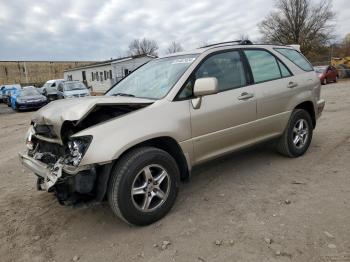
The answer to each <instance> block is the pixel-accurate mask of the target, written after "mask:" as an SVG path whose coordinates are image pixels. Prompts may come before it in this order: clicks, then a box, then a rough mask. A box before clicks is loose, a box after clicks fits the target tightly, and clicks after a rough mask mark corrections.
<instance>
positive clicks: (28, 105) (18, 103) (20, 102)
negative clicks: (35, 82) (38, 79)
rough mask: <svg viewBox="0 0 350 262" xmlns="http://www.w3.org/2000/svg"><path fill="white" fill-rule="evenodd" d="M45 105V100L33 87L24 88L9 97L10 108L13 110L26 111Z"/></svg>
mask: <svg viewBox="0 0 350 262" xmlns="http://www.w3.org/2000/svg"><path fill="white" fill-rule="evenodd" d="M46 104H47V98H46V97H45V96H43V95H42V94H40V93H39V92H38V90H36V88H35V87H33V86H29V87H24V88H23V89H21V90H17V92H15V93H13V95H12V96H11V107H12V109H13V110H16V111H21V110H28V109H39V108H41V107H43V106H45V105H46Z"/></svg>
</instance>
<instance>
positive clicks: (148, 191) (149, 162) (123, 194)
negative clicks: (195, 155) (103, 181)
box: [107, 147, 180, 226]
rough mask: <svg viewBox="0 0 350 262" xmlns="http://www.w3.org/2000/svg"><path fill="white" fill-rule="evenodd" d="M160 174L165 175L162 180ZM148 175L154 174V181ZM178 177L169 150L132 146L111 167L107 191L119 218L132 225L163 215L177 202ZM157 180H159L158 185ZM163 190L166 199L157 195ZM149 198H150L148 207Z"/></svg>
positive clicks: (177, 170)
mask: <svg viewBox="0 0 350 262" xmlns="http://www.w3.org/2000/svg"><path fill="white" fill-rule="evenodd" d="M162 170H163V171H165V173H162ZM147 171H150V172H147ZM160 174H164V176H165V175H166V177H164V179H162V180H160V179H158V178H159V177H161V176H160ZM147 177H148V179H149V178H150V177H152V179H151V180H152V182H147V180H146V179H147ZM179 178H180V172H179V169H178V166H177V164H176V161H175V160H174V158H173V157H171V156H170V155H169V154H168V153H167V152H165V151H163V150H160V149H158V148H154V147H140V148H136V149H133V150H131V151H130V152H128V153H126V154H125V155H124V156H122V157H121V159H120V160H119V161H118V162H117V164H116V165H115V166H114V168H113V169H112V172H111V178H110V180H109V185H108V191H107V198H108V202H109V205H110V207H111V209H112V211H113V212H114V213H115V214H116V215H117V216H118V217H119V218H121V219H122V220H124V221H125V222H127V223H129V224H133V225H138V226H145V225H149V224H152V223H153V222H155V221H157V220H159V219H161V218H162V217H164V216H165V215H166V214H167V213H168V212H169V211H170V209H171V208H172V206H173V205H174V203H175V200H176V196H177V193H178V187H179ZM157 179H158V180H157ZM157 181H160V182H159V184H158V185H157V184H156V182H157ZM157 186H158V188H157ZM141 188H142V190H141ZM132 189H134V191H135V195H133V194H132V191H133V190H132ZM141 191H142V192H141ZM161 193H162V195H163V200H162V199H161V198H160V197H158V195H157V194H160V195H161ZM150 196H151V198H150ZM146 199H151V201H150V204H149V207H148V208H146V206H147V204H145V203H147V201H146Z"/></svg>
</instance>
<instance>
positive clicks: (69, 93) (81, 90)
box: [63, 89, 89, 96]
mask: <svg viewBox="0 0 350 262" xmlns="http://www.w3.org/2000/svg"><path fill="white" fill-rule="evenodd" d="M63 93H64V95H66V96H73V95H80V94H89V90H87V89H78V90H69V91H64V92H63Z"/></svg>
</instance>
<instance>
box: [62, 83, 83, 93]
mask: <svg viewBox="0 0 350 262" xmlns="http://www.w3.org/2000/svg"><path fill="white" fill-rule="evenodd" d="M83 89H86V87H85V86H84V84H83V83H80V82H72V83H64V91H73V90H83Z"/></svg>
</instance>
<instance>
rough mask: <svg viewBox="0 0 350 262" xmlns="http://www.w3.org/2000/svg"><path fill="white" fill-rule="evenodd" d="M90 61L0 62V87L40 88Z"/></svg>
mask: <svg viewBox="0 0 350 262" xmlns="http://www.w3.org/2000/svg"><path fill="white" fill-rule="evenodd" d="M90 63H92V62H91V61H84V62H81V61H0V85H3V84H14V83H16V84H21V85H27V84H32V85H33V84H35V85H37V86H41V85H42V84H43V83H45V82H46V81H47V80H50V79H59V78H63V71H64V70H65V69H69V68H72V67H76V66H83V65H86V64H90Z"/></svg>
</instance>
